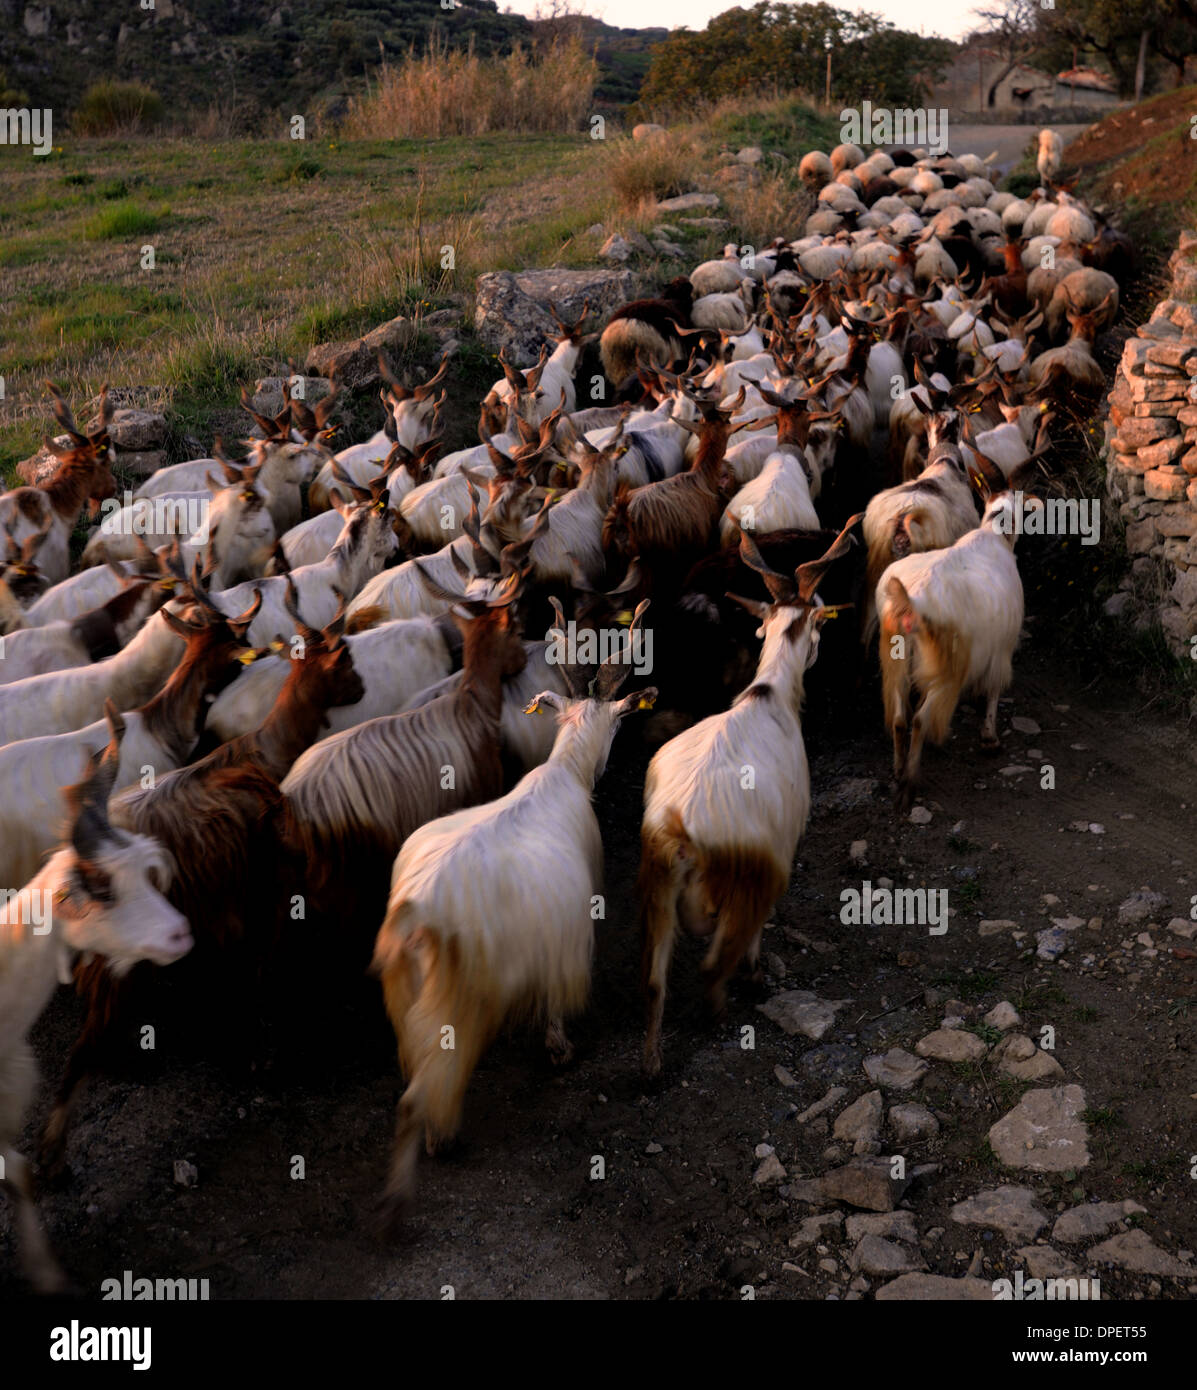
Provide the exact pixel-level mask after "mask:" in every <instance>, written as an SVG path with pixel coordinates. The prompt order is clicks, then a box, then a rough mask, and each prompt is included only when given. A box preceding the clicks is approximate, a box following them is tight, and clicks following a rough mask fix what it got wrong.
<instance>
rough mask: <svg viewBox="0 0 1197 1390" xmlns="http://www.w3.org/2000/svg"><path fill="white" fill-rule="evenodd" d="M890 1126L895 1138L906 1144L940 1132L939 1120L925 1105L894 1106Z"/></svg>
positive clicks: (890, 1115) (890, 1116) (931, 1136)
mask: <svg viewBox="0 0 1197 1390" xmlns="http://www.w3.org/2000/svg"><path fill="white" fill-rule="evenodd" d="M889 1127H890V1129H891V1130H892V1132H893V1135H894V1138H895V1139H897V1140H899V1141H900V1142H901V1143H904V1144H909V1143H913V1142H915V1141H917V1140H919V1139H931V1138H933V1137H934V1136H935V1135H936V1134H938V1133H939V1121H938V1120H937V1119H936V1118H935V1116H934V1115H933V1114H932V1113H931V1112H930V1110H928V1109H927V1107H926V1106H925V1105H895V1106H892V1107H891V1108H890V1112H889Z"/></svg>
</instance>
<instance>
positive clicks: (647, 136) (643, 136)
mask: <svg viewBox="0 0 1197 1390" xmlns="http://www.w3.org/2000/svg"><path fill="white" fill-rule="evenodd" d="M665 133H666V132H665V127H664V126H663V125H658V124H657V123H656V122H655V121H641V122H640V124H639V125H634V126H633V127H632V139H633V140H651V139H652V138H653V137H654V136H656V135H664V134H665Z"/></svg>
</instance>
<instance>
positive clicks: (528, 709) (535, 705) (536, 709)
mask: <svg viewBox="0 0 1197 1390" xmlns="http://www.w3.org/2000/svg"><path fill="white" fill-rule="evenodd" d="M524 713H525V714H539V713H540V697H539V696H537V697H536V698H535V699H532V700H529V701H528V703H527V704H526V705H525V706H524Z"/></svg>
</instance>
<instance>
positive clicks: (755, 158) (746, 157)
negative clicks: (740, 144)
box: [736, 145, 765, 164]
mask: <svg viewBox="0 0 1197 1390" xmlns="http://www.w3.org/2000/svg"><path fill="white" fill-rule="evenodd" d="M764 157H765V152H764V150H762V149H761V147H760V146H759V145H745V146H744V148H743V149H742V150H741V151H740V153H739V154H738V155H736V158H737V159H738V160H739V161H740V163H741V164H759V163H760V162H761V160H762V159H764Z"/></svg>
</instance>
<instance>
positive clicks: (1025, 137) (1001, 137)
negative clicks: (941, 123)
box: [948, 122, 1087, 174]
mask: <svg viewBox="0 0 1197 1390" xmlns="http://www.w3.org/2000/svg"><path fill="white" fill-rule="evenodd" d="M1086 128H1087V127H1086V126H1085V125H1053V126H1052V129H1053V130H1054V131H1055V132H1056V133H1057V134H1058V135H1059V136H1060V137H1061V139H1062V140H1063V141H1064V143H1065V144H1066V145H1067V144H1068V142H1069V141H1070V140H1074V139H1075V138H1076V137H1077V136H1078V135H1079V134H1080V133H1081V131H1082V130H1085V129H1086ZM1038 134H1039V127H1038V126H1033V125H963V124H956V123H955V122H953V124H952V126H951V128H950V130H949V137H948V148H949V149H950V150H951V151H952V153H953V154H957V155H959V154H967V153H969V152H970V151H971V152H972V153H974V154H979V155H980V156H981V158H982V159H985V158H986V157H987V156H988V155H989V153H990V151H991V150H997V159H996V160H994V167H995V168H996V169H997V170H998V172H1000V173H1002V174H1007V173H1009V172H1010V170H1011V169H1012V168H1013V167H1014V166H1015V165H1016V164H1017V163H1018V161H1019V160H1020V159H1021V158H1022V152H1023V150H1024V149H1025V148H1026V146H1027V142H1028V141H1029V140H1033V139H1034V138H1035V137H1036V136H1037V135H1038Z"/></svg>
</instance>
